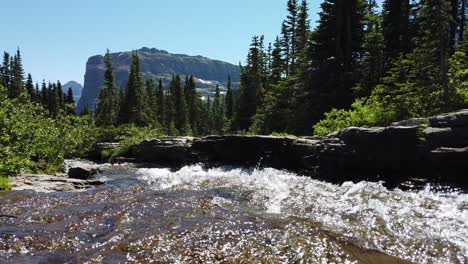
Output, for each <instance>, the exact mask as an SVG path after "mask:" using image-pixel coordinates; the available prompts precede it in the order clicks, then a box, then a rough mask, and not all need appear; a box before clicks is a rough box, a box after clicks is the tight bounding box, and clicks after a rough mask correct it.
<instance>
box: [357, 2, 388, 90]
mask: <svg viewBox="0 0 468 264" xmlns="http://www.w3.org/2000/svg"><path fill="white" fill-rule="evenodd" d="M376 9H377V4H376V2H375V1H374V0H371V1H370V2H369V5H368V14H367V19H366V25H365V32H364V43H363V54H362V58H361V60H360V62H361V63H360V65H359V72H360V78H359V82H358V84H357V85H356V86H355V87H354V92H355V95H356V96H357V97H367V96H369V95H370V94H371V92H372V89H373V88H374V87H375V86H376V85H377V84H379V83H380V82H381V81H382V77H383V74H384V52H383V50H384V45H385V43H384V35H383V30H382V17H381V16H380V15H378V14H377V12H376Z"/></svg>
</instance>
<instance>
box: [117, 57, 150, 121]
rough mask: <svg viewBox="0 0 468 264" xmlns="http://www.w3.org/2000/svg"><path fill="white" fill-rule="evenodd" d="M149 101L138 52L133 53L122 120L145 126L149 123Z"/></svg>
mask: <svg viewBox="0 0 468 264" xmlns="http://www.w3.org/2000/svg"><path fill="white" fill-rule="evenodd" d="M147 109H148V107H147V102H146V100H145V90H144V88H143V82H142V77H141V70H140V58H139V56H138V53H137V52H136V51H134V52H133V53H132V64H131V67H130V74H129V77H128V82H127V89H126V91H125V99H124V103H123V107H122V109H121V110H120V111H121V115H120V116H121V118H122V120H121V122H122V123H124V124H136V125H139V126H145V125H147V124H148V123H149V117H148V113H147Z"/></svg>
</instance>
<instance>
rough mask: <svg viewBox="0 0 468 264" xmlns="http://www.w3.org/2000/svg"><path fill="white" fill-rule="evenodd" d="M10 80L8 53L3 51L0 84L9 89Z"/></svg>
mask: <svg viewBox="0 0 468 264" xmlns="http://www.w3.org/2000/svg"><path fill="white" fill-rule="evenodd" d="M10 82H11V68H10V54H8V52H3V63H2V67H1V71H0V84H1V85H2V86H3V87H5V88H7V89H8V90H10Z"/></svg>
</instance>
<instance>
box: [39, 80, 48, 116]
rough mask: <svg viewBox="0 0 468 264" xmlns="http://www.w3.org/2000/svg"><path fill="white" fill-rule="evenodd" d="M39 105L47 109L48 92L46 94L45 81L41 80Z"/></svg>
mask: <svg viewBox="0 0 468 264" xmlns="http://www.w3.org/2000/svg"><path fill="white" fill-rule="evenodd" d="M41 103H42V105H43V106H44V108H46V109H49V92H48V89H47V84H46V82H45V80H42V86H41ZM49 113H50V112H49Z"/></svg>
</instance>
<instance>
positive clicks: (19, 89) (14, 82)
mask: <svg viewBox="0 0 468 264" xmlns="http://www.w3.org/2000/svg"><path fill="white" fill-rule="evenodd" d="M24 76H25V73H24V69H23V63H22V58H21V52H20V50H19V49H18V50H17V51H16V53H15V55H14V56H11V55H10V54H9V53H8V52H4V53H3V62H2V64H1V66H0V85H2V86H3V87H5V88H6V90H7V94H8V97H9V98H12V99H13V98H18V97H20V95H21V94H22V93H27V94H28V95H29V98H30V100H31V101H32V102H36V103H38V104H40V105H42V106H43V107H44V108H45V109H46V110H48V113H49V114H50V116H51V117H57V116H58V115H60V114H65V115H74V114H76V113H75V101H74V99H73V91H72V90H71V88H69V89H68V92H67V93H64V92H63V90H62V84H61V83H60V81H57V82H56V83H51V82H48V83H46V82H45V80H43V81H42V84H41V86H39V83H37V82H36V83H35V84H34V81H33V78H32V76H31V74H28V75H27V77H26V78H25V77H24Z"/></svg>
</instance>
